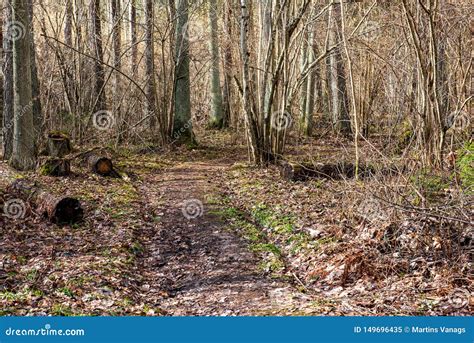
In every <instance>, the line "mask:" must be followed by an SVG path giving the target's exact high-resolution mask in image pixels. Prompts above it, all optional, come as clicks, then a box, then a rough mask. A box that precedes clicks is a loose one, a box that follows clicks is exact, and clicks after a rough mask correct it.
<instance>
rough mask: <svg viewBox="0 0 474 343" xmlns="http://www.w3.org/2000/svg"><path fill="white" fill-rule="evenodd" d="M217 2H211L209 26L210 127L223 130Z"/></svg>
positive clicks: (211, 0) (212, 0)
mask: <svg viewBox="0 0 474 343" xmlns="http://www.w3.org/2000/svg"><path fill="white" fill-rule="evenodd" d="M217 20H218V18H217V1H216V0H209V24H210V27H211V44H210V48H211V55H212V64H211V97H212V103H211V118H210V123H209V124H210V126H211V127H214V128H218V129H220V128H222V125H223V122H224V114H223V105H222V92H221V77H220V64H221V63H220V61H221V59H220V54H219V36H218V32H217V30H218V25H217Z"/></svg>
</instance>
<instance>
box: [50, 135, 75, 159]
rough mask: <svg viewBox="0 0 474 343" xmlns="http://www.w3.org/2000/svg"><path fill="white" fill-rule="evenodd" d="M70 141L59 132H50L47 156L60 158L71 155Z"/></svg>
mask: <svg viewBox="0 0 474 343" xmlns="http://www.w3.org/2000/svg"><path fill="white" fill-rule="evenodd" d="M71 150H72V149H71V140H70V139H69V137H68V136H67V135H66V134H64V133H61V132H51V133H50V134H49V135H48V155H49V156H51V157H56V158H61V157H64V156H66V155H68V154H69V153H71Z"/></svg>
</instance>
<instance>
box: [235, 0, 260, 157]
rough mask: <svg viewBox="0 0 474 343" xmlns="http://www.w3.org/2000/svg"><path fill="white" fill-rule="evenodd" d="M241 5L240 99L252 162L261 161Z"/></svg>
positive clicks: (243, 4)
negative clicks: (241, 63)
mask: <svg viewBox="0 0 474 343" xmlns="http://www.w3.org/2000/svg"><path fill="white" fill-rule="evenodd" d="M240 5H241V11H242V12H241V23H240V49H241V53H242V62H243V65H242V91H243V93H242V101H243V109H244V115H245V126H246V128H247V138H248V141H249V149H250V158H251V161H252V162H253V163H256V164H259V163H261V160H260V157H261V151H260V149H259V145H258V134H257V127H256V122H255V120H254V119H253V116H252V108H253V106H252V104H251V99H250V72H249V68H250V66H249V60H250V53H249V50H248V40H247V39H248V37H247V36H248V31H249V19H250V17H249V10H248V7H247V0H240Z"/></svg>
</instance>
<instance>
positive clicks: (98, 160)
mask: <svg viewBox="0 0 474 343" xmlns="http://www.w3.org/2000/svg"><path fill="white" fill-rule="evenodd" d="M86 162H87V165H88V167H89V169H90V170H92V171H93V172H94V173H96V174H99V175H101V176H111V177H119V174H118V173H117V172H116V171H115V170H114V164H113V163H112V159H110V158H109V157H107V156H104V155H97V154H95V153H92V154H89V155H88V156H87V159H86Z"/></svg>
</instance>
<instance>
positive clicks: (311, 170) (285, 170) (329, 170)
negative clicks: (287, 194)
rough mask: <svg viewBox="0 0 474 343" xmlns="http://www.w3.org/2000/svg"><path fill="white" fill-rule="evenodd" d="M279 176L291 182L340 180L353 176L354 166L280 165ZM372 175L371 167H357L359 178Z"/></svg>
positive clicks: (287, 163) (328, 164) (327, 164)
mask: <svg viewBox="0 0 474 343" xmlns="http://www.w3.org/2000/svg"><path fill="white" fill-rule="evenodd" d="M279 167H280V176H281V177H282V178H284V179H286V180H291V181H305V180H308V179H312V178H319V179H334V180H340V179H344V178H348V179H350V178H353V177H354V176H355V165H354V164H352V163H344V162H341V163H336V164H331V163H314V164H313V163H292V162H286V161H285V162H282V163H280V166H279ZM373 173H374V170H373V168H372V167H368V166H362V165H361V166H359V177H367V176H369V175H371V174H373Z"/></svg>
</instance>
